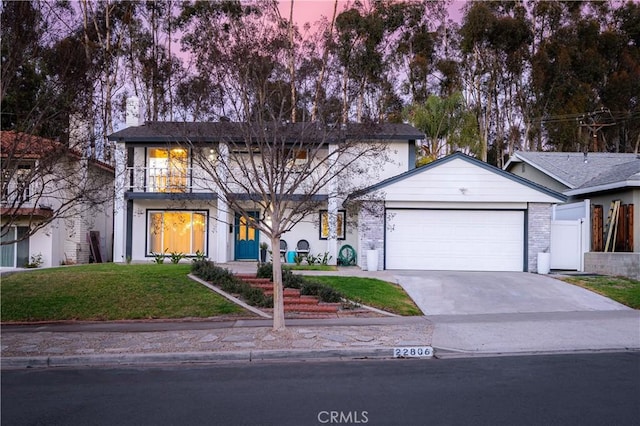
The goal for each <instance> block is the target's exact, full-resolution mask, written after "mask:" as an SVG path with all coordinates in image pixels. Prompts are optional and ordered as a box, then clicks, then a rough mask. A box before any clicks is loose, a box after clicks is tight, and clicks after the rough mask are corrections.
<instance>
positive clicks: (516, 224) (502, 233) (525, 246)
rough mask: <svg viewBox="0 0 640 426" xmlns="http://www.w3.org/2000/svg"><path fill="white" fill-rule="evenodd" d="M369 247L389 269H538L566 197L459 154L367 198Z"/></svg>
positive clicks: (364, 213) (363, 227)
mask: <svg viewBox="0 0 640 426" xmlns="http://www.w3.org/2000/svg"><path fill="white" fill-rule="evenodd" d="M362 197H366V199H367V200H369V201H367V203H368V205H369V208H367V209H362V210H361V214H360V217H359V238H360V241H361V243H363V244H364V243H367V242H373V243H374V244H375V246H376V247H377V248H378V249H379V250H378V256H379V258H380V260H381V261H382V262H383V263H384V267H385V268H386V269H417V270H468V271H528V272H536V271H537V270H538V265H537V258H538V253H540V252H544V251H545V250H547V249H548V247H549V244H550V223H551V212H552V208H551V207H552V204H554V203H559V202H563V201H564V200H565V199H566V197H565V196H563V195H562V194H560V193H558V192H556V191H553V190H550V189H548V188H545V187H543V186H541V185H537V184H535V183H533V182H530V181H528V180H526V179H523V178H520V177H518V176H514V175H512V174H510V173H507V172H504V171H503V170H501V169H499V168H496V167H494V166H491V165H489V164H487V163H485V162H483V161H480V160H477V159H475V158H472V157H470V156H467V155H465V154H462V153H454V154H452V155H449V156H447V157H444V158H442V159H439V160H436V161H434V162H432V163H429V164H427V165H425V166H423V167H420V168H418V169H414V170H410V171H408V172H405V173H403V174H400V175H398V176H394V177H392V178H390V179H387V180H384V181H382V182H380V183H377V184H375V185H372V186H371V187H369V188H367V189H365V190H363V191H360V192H358V193H356V194H354V195H353V197H352V198H354V199H359V198H362Z"/></svg>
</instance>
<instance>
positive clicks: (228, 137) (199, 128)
mask: <svg viewBox="0 0 640 426" xmlns="http://www.w3.org/2000/svg"><path fill="white" fill-rule="evenodd" d="M275 130H277V131H278V132H280V134H283V135H285V136H286V137H287V139H290V140H292V141H295V140H299V139H300V137H301V136H302V137H304V138H305V139H307V140H322V139H327V140H345V139H368V140H371V139H374V140H392V139H400V140H415V139H423V138H424V133H422V132H420V131H418V130H417V129H416V128H415V127H413V126H411V125H409V124H403V123H382V124H377V123H366V124H364V123H349V124H347V125H345V126H340V125H338V126H324V125H319V124H318V123H311V122H298V123H266V124H264V128H262V127H260V126H259V125H258V124H257V123H252V124H251V126H250V127H249V126H247V123H239V122H175V121H174V122H172V121H166V122H161V121H153V122H147V123H145V124H143V125H141V126H134V127H128V128H126V129H123V130H120V131H118V132H115V133H113V134H111V135H109V140H111V141H123V142H133V143H135V142H140V143H144V142H173V141H190V142H234V141H235V142H242V141H244V140H246V136H247V135H248V134H249V133H250V134H251V135H258V134H260V133H262V132H264V131H266V132H268V134H269V133H270V134H271V135H273V132H274V131H275Z"/></svg>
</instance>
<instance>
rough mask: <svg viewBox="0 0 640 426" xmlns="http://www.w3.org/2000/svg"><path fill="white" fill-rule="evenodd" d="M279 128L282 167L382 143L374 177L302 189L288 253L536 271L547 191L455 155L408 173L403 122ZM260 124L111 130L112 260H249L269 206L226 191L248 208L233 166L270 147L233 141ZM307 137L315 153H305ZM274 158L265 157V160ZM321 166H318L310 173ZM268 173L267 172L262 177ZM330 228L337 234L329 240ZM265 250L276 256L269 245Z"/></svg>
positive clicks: (546, 221)
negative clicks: (317, 134) (302, 207)
mask: <svg viewBox="0 0 640 426" xmlns="http://www.w3.org/2000/svg"><path fill="white" fill-rule="evenodd" d="M283 126H284V128H286V129H288V130H286V131H291V135H292V136H291V137H290V138H288V139H287V138H285V139H279V141H280V142H281V141H282V140H285V145H286V143H290V150H288V151H286V152H287V155H289V156H290V155H291V152H293V151H292V150H294V151H295V156H293V157H290V158H289V159H290V160H291V159H292V161H289V162H287V163H282V164H280V165H279V166H277V167H283V168H286V170H290V173H295V170H296V166H299V167H301V166H303V165H305V164H308V163H307V162H314V161H318V160H319V159H320V157H322V158H326V157H327V156H330V155H331V153H332V152H334V151H335V150H337V149H338V148H339V144H341V143H346V142H348V141H352V142H353V141H357V143H359V144H365V145H366V144H371V145H373V144H381V143H382V144H384V145H385V146H386V148H387V150H386V155H384V156H383V155H381V156H380V157H379V159H378V162H379V166H380V167H379V171H378V173H377V174H376V177H375V178H371V177H369V175H368V174H367V171H368V170H367V168H366V167H355V169H354V170H355V171H356V172H355V173H353V170H352V171H351V173H347V174H345V175H340V174H338V175H336V178H335V179H333V180H331V181H329V182H326V185H324V186H321V188H319V189H318V188H315V189H313V185H307V187H308V188H312V189H311V191H313V194H314V197H313V198H314V200H315V201H317V209H316V211H312V212H309V213H308V214H307V216H306V217H304V218H302V220H300V221H299V222H298V223H297V225H296V226H294V227H293V228H292V229H290V230H288V231H287V232H286V233H284V234H283V236H282V239H283V240H284V241H286V244H287V247H288V248H289V250H292V249H293V248H294V247H296V245H297V242H298V241H299V240H306V241H307V242H308V243H309V246H310V247H309V250H310V252H311V253H313V254H320V255H322V254H323V253H326V254H327V255H328V256H330V257H331V259H332V262H331V263H335V262H336V260H337V258H338V254H339V253H340V252H341V249H342V248H344V246H346V245H348V246H351V247H353V248H354V250H355V251H356V253H357V264H358V265H359V266H361V267H365V266H368V263H369V262H367V256H377V257H378V260H379V261H378V262H375V263H377V267H378V269H423V270H488V271H531V272H535V271H536V270H537V268H538V266H537V259H538V254H539V253H541V252H544V251H546V250H548V247H549V244H550V232H549V225H550V222H551V212H552V205H553V204H555V203H560V202H563V201H565V200H566V197H565V196H563V195H562V194H560V193H558V192H556V191H553V190H550V189H548V188H545V187H543V186H541V185H537V184H535V183H533V182H530V181H528V180H525V179H522V178H519V177H517V176H514V175H513V174H510V173H507V172H505V171H502V170H501V169H498V168H496V167H493V166H490V165H488V164H487V163H484V162H482V161H479V160H477V159H474V158H472V157H469V156H467V155H464V154H461V153H455V154H453V155H451V156H448V157H446V158H444V159H441V160H437V161H435V162H433V163H430V164H429V165H427V166H424V167H420V168H418V169H416V168H415V151H416V141H418V140H420V139H422V138H423V134H422V133H421V132H419V131H418V130H417V129H415V128H413V127H412V126H410V125H407V124H389V123H387V124H350V125H347V126H339V127H338V128H336V129H335V134H336V135H338V136H335V135H333V133H332V132H333V130H331V129H329V131H327V132H325V134H324V136H325V139H324V143H323V144H320V145H319V144H317V143H316V142H317V141H315V140H313V136H305V137H308V138H310V139H306V140H300V137H296V136H295V135H301V134H303V133H302V132H298V131H296V129H298V127H304V126H309V123H294V124H286V125H283ZM267 127H268V126H266V127H265V129H264V130H265V131H267V130H268V129H267ZM260 131H261V129H257V128H255V126H252V125H247V124H246V123H233V122H228V121H223V122H209V123H172V122H148V123H146V124H143V125H132V126H130V127H127V128H125V129H123V130H121V131H119V132H116V133H114V134H112V135H111V136H110V140H112V141H114V142H115V143H116V145H117V149H116V156H117V157H116V158H117V164H118V166H117V167H118V169H117V171H116V176H117V179H116V210H115V235H114V260H115V261H117V262H123V261H126V260H132V261H144V260H146V261H149V260H152V259H153V258H154V256H155V255H157V254H163V253H166V254H169V253H171V252H176V253H183V254H186V255H188V256H195V255H196V254H197V253H203V254H205V255H206V256H207V257H209V258H210V259H212V260H214V261H216V262H219V263H225V262H228V261H233V260H254V261H255V260H258V259H259V243H260V242H266V241H265V239H264V236H262V235H260V233H259V232H258V231H257V230H256V229H254V227H253V226H252V221H253V220H266V221H268V220H269V212H268V211H255V212H250V213H251V214H250V215H249V217H248V218H247V216H246V215H245V216H242V215H240V214H238V212H237V211H234V210H233V209H232V208H230V206H229V203H228V199H226V198H225V197H234V198H236V199H240V200H242V201H244V202H246V203H247V205H248V206H249V205H251V203H252V201H255V195H256V194H255V193H253V192H252V191H253V189H255V188H256V186H253V185H254V184H255V185H259V182H258V183H256V182H252V181H251V179H254V180H255V179H258V180H260V179H262V178H263V177H256V175H251V176H249V175H250V174H248V175H247V176H244V172H243V170H242V168H239V169H238V168H234V166H233V164H234V162H238V161H250V162H254V163H256V164H258V166H260V165H261V164H262V162H263V160H264V156H262V152H263V151H262V150H263V149H264V148H265V147H262V148H260V147H259V146H258V145H259V143H266V144H269V143H270V142H269V137H263V138H261V142H256V144H257V145H255V146H254V145H252V144H248V145H247V144H244V145H243V142H246V141H247V140H248V139H251V138H250V137H249V138H248V137H247V133H248V132H249V133H251V132H254V133H255V132H258V133H259V132H260ZM327 135H328V137H326V136H327ZM334 136H335V137H334ZM303 139H304V138H303ZM274 140H275V139H274ZM280 142H279V143H280ZM305 142H308V144H309V146H310V147H313V149H305V146H306V145H305ZM319 147H320V148H319ZM283 152H284V151H283ZM221 153H222V154H221ZM224 153H227V154H226V155H225V154H224ZM209 155H210V157H208V156H209ZM243 156H244V157H243ZM314 157H316V158H314ZM243 158H244V160H243ZM232 160H233V161H232ZM318 163H320V162H319V161H318ZM236 164H237V163H236ZM274 164H277V162H276V163H274V162H265V163H264V164H263V166H264V167H263V168H264V169H270V168H271V169H273V167H274ZM325 165H326V163H325ZM209 166H211V167H219V168H222V169H224V171H225V172H226V173H227V175H228V176H229V178H230V179H231V180H233V181H234V183H235V184H236V187H237V188H236V189H237V192H235V193H234V192H233V191H231V192H229V191H228V190H227V191H224V194H223V192H222V191H221V190H220V188H219V187H218V186H217V185H216V182H214V181H213V180H211V179H210V178H209V177H210V173H208V172H207V170H206V169H207V167H209ZM332 167H340V162H336V163H334V164H333V165H332ZM289 168H291V169H289ZM326 172H327V169H326V168H325V169H318V170H317V175H322V174H323V173H326ZM223 174H224V173H219V175H223ZM276 174H277V173H276ZM289 176H290V175H289ZM271 178H274V177H273V174H271V175H268V176H265V177H264V179H265V182H267V180H268V179H271ZM274 179H275V178H274ZM311 180H313V178H311ZM318 181H321V180H320V179H319V180H318ZM349 184H352V185H349ZM344 187H349V188H352V189H353V190H352V191H351V192H348V191H347V192H346V191H345V188H344ZM270 188H273V186H270ZM280 188H282V193H280V192H278V193H274V194H271V195H272V196H273V197H275V198H278V197H280V198H282V197H285V196H286V197H288V199H289V200H290V201H291V202H296V200H297V199H298V200H302V199H303V195H304V192H305V189H304V188H305V185H300V186H299V187H298V189H299V192H297V193H289V192H288V191H287V187H286V185H284V186H282V187H280ZM356 188H357V190H356ZM249 209H250V207H247V208H246V209H245V211H247V210H249ZM264 210H268V206H267V209H264ZM254 213H255V214H254ZM328 230H335V231H336V232H335V233H334V234H333V236H332V235H329V234H330V233H329V232H328ZM270 249H271V250H272V252H273V253H274V255H278V252H279V248H278V247H275V248H273V247H270ZM370 249H375V250H370Z"/></svg>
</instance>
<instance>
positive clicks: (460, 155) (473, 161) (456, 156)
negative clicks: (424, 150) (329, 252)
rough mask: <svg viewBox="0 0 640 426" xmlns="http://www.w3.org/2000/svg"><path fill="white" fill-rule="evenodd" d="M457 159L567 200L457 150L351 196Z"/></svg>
mask: <svg viewBox="0 0 640 426" xmlns="http://www.w3.org/2000/svg"><path fill="white" fill-rule="evenodd" d="M455 159H461V160H464V161H467V162H469V163H471V164H473V165H476V166H478V167H481V168H483V169H485V170H488V171H490V172H493V173H496V174H497V175H500V176H502V177H505V178H507V179H510V180H512V181H514V182H517V183H520V184H522V185H525V186H527V187H529V188H532V189H535V190H536V191H539V192H541V193H544V194H546V195H549V196H551V197H553V198H556V199H558V200H559V201H566V199H567V197H566V196H565V195H563V194H561V193H559V192H557V191H554V190H552V189H549V188H547V187H545V186H542V185H539V184H537V183H535V182H531V181H530V180H528V179H525V178H522V177H520V176H517V175H514V174H513V173H509V172H506V171H504V170H502V169H500V168H498V167H495V166H492V165H491V164H489V163H485V162H484V161H481V160H478V159H477V158H474V157H471V156H469V155H466V154H463V153H461V152H455V153H453V154H451V155H448V156H446V157H444V158H440V159H438V160H436V161H433V162H431V163H429V164H426V165H424V166H422V167H417V168H415V169H412V170H409V171H407V172H404V173H401V174H399V175H396V176H393V177H391V178H388V179H385V180H383V181H381V182H379V183H377V184H375V185H371V186H369V187H367V188H364V189H362V190H360V191H356V192H354V193H353V194H351V195H349V198H355V197H359V196H361V195H364V194H367V193H370V192H373V191H378V190H380V189H382V188H384V187H386V186H388V185H391V184H393V183H396V182H398V181H401V180H404V179H407V178H410V177H411V176H414V175H416V174H418V173H422V172H424V171H426V170H430V169H433V168H435V167H438V166H439V165H441V164H444V163H447V162H449V161H453V160H455Z"/></svg>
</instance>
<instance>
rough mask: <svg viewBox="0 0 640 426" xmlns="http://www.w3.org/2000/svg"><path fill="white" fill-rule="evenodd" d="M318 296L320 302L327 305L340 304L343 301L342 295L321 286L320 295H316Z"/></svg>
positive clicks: (331, 288) (330, 288) (332, 289)
mask: <svg viewBox="0 0 640 426" xmlns="http://www.w3.org/2000/svg"><path fill="white" fill-rule="evenodd" d="M318 296H319V297H320V300H322V301H323V302H327V303H337V302H341V301H342V299H343V297H342V294H340V293H339V292H338V291H337V290H335V289H334V288H333V287H329V286H323V287H322V288H321V289H320V294H318Z"/></svg>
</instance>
